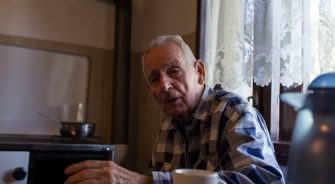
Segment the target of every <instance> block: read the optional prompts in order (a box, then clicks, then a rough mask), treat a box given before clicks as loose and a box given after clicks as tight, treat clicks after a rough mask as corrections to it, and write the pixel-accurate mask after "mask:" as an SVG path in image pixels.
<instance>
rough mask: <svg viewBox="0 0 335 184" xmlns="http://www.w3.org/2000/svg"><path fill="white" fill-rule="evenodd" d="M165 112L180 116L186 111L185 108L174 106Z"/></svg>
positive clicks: (169, 114)
mask: <svg viewBox="0 0 335 184" xmlns="http://www.w3.org/2000/svg"><path fill="white" fill-rule="evenodd" d="M165 113H166V114H167V115H168V116H172V117H178V116H184V115H185V113H186V112H185V110H183V109H180V108H173V109H166V111H165Z"/></svg>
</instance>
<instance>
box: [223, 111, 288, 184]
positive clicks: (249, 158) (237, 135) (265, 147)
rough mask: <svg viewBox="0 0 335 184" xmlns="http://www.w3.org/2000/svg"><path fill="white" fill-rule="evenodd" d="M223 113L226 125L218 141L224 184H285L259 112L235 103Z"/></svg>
mask: <svg viewBox="0 0 335 184" xmlns="http://www.w3.org/2000/svg"><path fill="white" fill-rule="evenodd" d="M222 116H223V117H222V118H221V119H225V128H224V133H223V135H222V139H221V142H220V144H219V162H220V171H219V172H218V174H219V176H220V178H222V179H223V180H225V181H226V182H227V184H238V183H241V184H242V183H243V184H246V183H257V184H263V183H264V184H267V183H285V182H284V178H283V174H282V172H281V170H280V167H279V165H278V163H277V160H276V158H275V153H274V148H273V145H272V142H271V139H270V137H269V133H268V131H267V129H266V126H265V121H264V119H263V118H262V117H261V116H260V114H258V113H257V111H256V110H255V109H253V108H252V107H251V106H248V105H246V104H238V105H234V106H231V107H229V108H228V109H226V112H224V113H223V115H222ZM264 127H265V128H264Z"/></svg>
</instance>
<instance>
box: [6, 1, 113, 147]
mask: <svg viewBox="0 0 335 184" xmlns="http://www.w3.org/2000/svg"><path fill="white" fill-rule="evenodd" d="M114 16H115V10H114V5H110V4H106V3H103V2H102V1H98V0H25V1H21V0H0V44H10V45H16V46H25V47H32V48H37V49H46V50H52V51H57V52H64V53H70V54H76V55H85V56H87V57H88V58H89V59H90V71H89V89H88V104H87V119H88V121H90V122H94V123H97V130H96V135H99V136H102V137H103V140H104V142H105V143H108V142H110V132H111V131H110V127H111V108H112V107H111V103H112V99H111V95H112V66H113V65H112V63H113V55H114V52H113V48H114Z"/></svg>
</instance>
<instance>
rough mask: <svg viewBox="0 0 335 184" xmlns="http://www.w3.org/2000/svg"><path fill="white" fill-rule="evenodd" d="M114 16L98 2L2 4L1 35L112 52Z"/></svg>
mask: <svg viewBox="0 0 335 184" xmlns="http://www.w3.org/2000/svg"><path fill="white" fill-rule="evenodd" d="M114 16H115V11H114V6H113V5H108V4H106V3H103V2H102V1H98V0H24V1H22V0H1V1H0V25H1V26H0V33H1V34H6V35H12V36H21V37H26V38H35V39H41V40H49V41H56V42H63V43H71V44H78V45H86V46H91V47H97V48H106V49H113V48H114Z"/></svg>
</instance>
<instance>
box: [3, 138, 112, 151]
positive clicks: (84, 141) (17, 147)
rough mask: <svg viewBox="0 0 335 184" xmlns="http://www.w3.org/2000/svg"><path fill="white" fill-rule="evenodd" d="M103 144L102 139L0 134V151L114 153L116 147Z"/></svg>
mask: <svg viewBox="0 0 335 184" xmlns="http://www.w3.org/2000/svg"><path fill="white" fill-rule="evenodd" d="M101 142H102V141H101V138H100V137H90V138H72V137H61V136H57V135H15V134H0V150H6V151H34V150H39V151H41V150H42V151H43V150H45V151H48V150H50V151H62V150H64V151H106V152H112V151H114V145H110V144H102V143H101Z"/></svg>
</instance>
